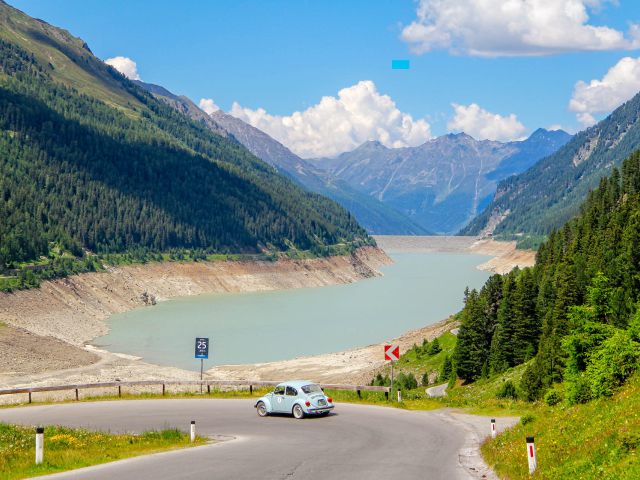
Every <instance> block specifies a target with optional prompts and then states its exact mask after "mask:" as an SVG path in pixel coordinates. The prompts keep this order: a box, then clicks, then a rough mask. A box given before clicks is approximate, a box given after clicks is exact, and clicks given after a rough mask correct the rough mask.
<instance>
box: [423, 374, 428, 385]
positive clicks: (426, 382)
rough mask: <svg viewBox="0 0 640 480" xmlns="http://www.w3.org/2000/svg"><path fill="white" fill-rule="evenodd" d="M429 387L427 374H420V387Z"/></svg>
mask: <svg viewBox="0 0 640 480" xmlns="http://www.w3.org/2000/svg"><path fill="white" fill-rule="evenodd" d="M427 385H429V372H424V373H423V374H422V386H423V387H426V386H427Z"/></svg>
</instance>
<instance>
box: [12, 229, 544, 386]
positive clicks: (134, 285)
mask: <svg viewBox="0 0 640 480" xmlns="http://www.w3.org/2000/svg"><path fill="white" fill-rule="evenodd" d="M420 238H421V239H422V243H421V242H420V241H416V237H413V238H409V239H407V237H376V239H377V241H378V243H379V244H380V245H381V246H382V247H384V246H386V248H389V249H390V250H396V249H398V248H400V249H401V250H402V249H403V248H404V249H409V251H423V250H420V249H434V248H435V249H436V250H430V251H439V250H438V249H442V248H443V246H442V245H443V244H445V245H447V246H448V248H449V249H451V248H452V240H451V238H452V237H448V238H444V239H443V237H436V239H434V238H433V237H420ZM453 238H456V239H457V240H456V241H457V242H458V245H457V246H455V248H456V249H457V250H456V252H455V253H471V254H484V255H491V256H493V258H492V259H491V260H489V261H488V262H486V263H485V264H482V265H480V266H478V268H481V269H484V270H489V271H499V269H503V270H504V269H506V268H508V269H510V268H511V266H512V265H513V263H514V260H515V261H516V262H517V261H519V262H520V263H519V265H520V266H525V265H527V264H532V262H533V258H534V256H533V255H532V254H529V255H528V256H527V257H526V258H524V257H522V256H521V255H514V252H516V250H515V243H514V242H495V241H493V240H479V239H477V238H473V239H472V238H466V239H465V238H463V239H462V240H460V238H461V237H453ZM408 240H411V242H413V243H412V244H411V245H407V244H406V243H407V241H408ZM389 242H396V244H395V245H390V244H389ZM398 242H399V243H400V244H404V247H403V246H402V245H400V246H398V245H397V243H398ZM454 243H455V242H454ZM411 249H413V250H411ZM416 249H417V250H416ZM403 251H404V250H403ZM523 258H524V259H523ZM390 262H391V260H390V259H389V257H388V256H387V255H386V254H385V253H384V251H383V250H382V249H376V248H365V249H360V250H359V251H358V252H356V254H355V255H351V256H347V257H331V258H329V259H313V260H297V261H293V260H285V261H281V262H216V263H214V264H208V263H206V262H198V264H185V263H178V262H171V263H168V264H167V263H164V264H148V265H143V266H128V267H118V268H114V269H110V271H109V272H108V273H100V274H83V275H78V276H75V277H69V278H67V279H59V280H55V281H52V282H45V284H43V287H41V288H40V289H36V290H26V291H21V292H16V293H13V294H3V296H0V322H2V323H4V325H5V326H4V327H3V328H1V329H0V365H2V368H0V386H3V387H9V386H22V385H38V386H44V385H52V384H60V383H83V382H84V383H86V382H100V381H113V380H115V379H118V378H119V379H122V380H155V379H162V378H165V379H169V380H171V379H174V380H179V379H189V380H193V379H197V378H199V375H198V374H197V372H193V371H187V370H182V369H180V368H175V367H167V366H159V365H155V364H151V363H147V362H144V361H141V360H140V359H139V358H136V357H132V356H130V355H122V354H118V353H114V352H108V351H105V350H100V349H97V348H95V347H92V346H90V345H87V344H88V343H89V342H90V341H92V340H93V339H94V338H97V337H98V336H100V335H102V334H103V333H104V332H105V331H106V328H107V326H106V320H107V319H108V318H109V317H110V316H111V315H112V314H114V313H119V312H122V311H127V310H131V309H133V308H139V307H142V306H144V305H145V304H146V303H148V301H149V298H155V299H156V300H157V301H162V300H166V299H169V298H175V297H179V296H188V295H198V294H201V293H208V292H220V291H222V292H233V291H236V292H249V291H266V290H275V289H286V288H300V287H315V286H325V285H335V284H341V283H342V284H346V283H352V282H356V281H358V280H361V279H364V278H370V277H372V276H378V275H380V273H379V271H378V268H379V267H381V266H383V265H386V264H389V263H390ZM527 262H528V263H527ZM256 264H259V265H256ZM274 264H275V265H274ZM192 268H195V269H196V272H191V273H188V271H189V269H192ZM213 272H217V275H218V276H217V277H216V276H215V275H214V277H215V278H216V281H214V282H212V280H211V276H212V273H213ZM221 272H224V275H222V273H221ZM220 275H222V277H223V279H224V281H223V280H221V277H220ZM144 294H146V295H144ZM8 297H9V299H10V300H11V301H8ZM16 297H20V298H19V300H20V301H16ZM60 304H62V308H60ZM16 311H20V313H21V315H20V316H16V315H15V312H16ZM34 313H35V314H34ZM63 320H64V321H63ZM454 327H455V323H452V322H451V321H450V320H445V321H441V322H438V323H436V324H432V325H429V326H426V327H423V328H420V329H417V330H413V331H411V332H408V333H405V334H403V335H401V336H400V337H399V338H397V339H396V341H398V343H400V345H401V347H402V349H403V350H404V349H406V348H410V346H411V345H413V343H420V342H421V341H422V339H423V338H427V339H429V340H430V339H432V338H435V337H436V336H439V335H441V334H442V333H444V332H445V331H448V330H450V329H452V328H454ZM3 338H4V339H5V341H4V342H3ZM16 338H24V339H25V341H24V342H17V344H15V342H12V341H11V340H15V339H16ZM34 340H35V342H34ZM32 345H35V347H32ZM380 345H381V344H374V345H369V346H366V347H358V348H352V349H348V350H345V351H341V352H335V353H327V354H322V355H316V356H313V357H302V358H296V359H292V360H285V361H281V362H269V363H262V364H246V365H227V366H217V367H214V368H212V369H210V370H209V371H208V372H207V373H208V376H209V378H212V379H214V378H216V379H232V378H233V379H245V378H253V379H260V378H263V379H279V378H282V375H285V374H286V376H289V374H291V375H293V373H299V375H294V376H300V375H302V376H307V377H309V378H312V379H313V380H317V381H334V382H335V381H342V382H347V381H350V382H353V381H357V382H361V381H362V382H364V381H365V380H367V378H368V375H370V373H371V372H373V371H375V370H376V369H377V368H379V367H380V364H381V360H380V357H381V355H380V352H379V350H380V348H381V347H380ZM42 346H44V347H46V348H41V347H42ZM16 349H17V350H19V352H16ZM30 349H31V350H30ZM16 353H20V355H16ZM30 356H31V358H32V361H31V362H30V368H24V366H23V368H20V362H22V363H24V362H25V361H27V359H28V358H29V357H30ZM35 359H37V360H35ZM12 367H13V369H12ZM16 367H18V368H16ZM276 373H278V374H279V375H280V376H279V377H278V378H275V375H276ZM304 373H307V374H306V375H303V374H304ZM316 377H317V378H316ZM367 381H368V380H367Z"/></svg>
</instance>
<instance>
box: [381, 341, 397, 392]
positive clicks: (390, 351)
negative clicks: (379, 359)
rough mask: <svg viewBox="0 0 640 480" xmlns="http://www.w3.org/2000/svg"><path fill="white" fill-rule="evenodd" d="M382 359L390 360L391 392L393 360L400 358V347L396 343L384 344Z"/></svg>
mask: <svg viewBox="0 0 640 480" xmlns="http://www.w3.org/2000/svg"><path fill="white" fill-rule="evenodd" d="M384 359H385V360H388V361H390V362H391V391H392V392H393V362H395V361H397V360H399V359H400V347H399V346H398V345H385V346H384ZM398 398H400V397H398ZM398 401H400V400H398Z"/></svg>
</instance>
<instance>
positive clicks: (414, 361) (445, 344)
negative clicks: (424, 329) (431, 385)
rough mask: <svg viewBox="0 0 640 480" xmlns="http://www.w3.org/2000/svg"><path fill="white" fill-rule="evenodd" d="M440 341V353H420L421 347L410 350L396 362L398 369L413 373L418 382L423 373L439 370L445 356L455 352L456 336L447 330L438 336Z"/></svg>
mask: <svg viewBox="0 0 640 480" xmlns="http://www.w3.org/2000/svg"><path fill="white" fill-rule="evenodd" d="M438 342H439V343H440V347H441V348H442V351H441V352H440V353H437V354H435V355H427V354H424V353H420V351H419V349H418V350H414V349H412V350H409V351H408V352H407V353H405V354H404V355H402V356H401V357H400V360H398V361H397V362H396V365H395V367H396V369H397V370H398V371H402V372H405V373H413V374H414V375H415V376H416V378H417V379H418V383H420V380H421V378H422V374H423V373H425V372H439V371H440V368H441V367H442V362H444V358H445V357H446V356H447V355H451V354H452V353H453V349H454V348H455V346H456V336H455V335H453V334H452V333H451V332H446V333H444V334H442V335H440V336H439V337H438ZM418 347H420V345H418Z"/></svg>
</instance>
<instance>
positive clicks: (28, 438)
mask: <svg viewBox="0 0 640 480" xmlns="http://www.w3.org/2000/svg"><path fill="white" fill-rule="evenodd" d="M34 437H35V429H34V428H29V427H22V426H15V425H7V424H2V423H0V479H2V480H10V479H18V478H26V477H35V476H40V475H46V474H51V473H55V472H62V471H67V470H73V469H76V468H82V467H88V466H91V465H97V464H100V463H106V462H112V461H114V460H121V459H123V458H129V457H135V456H138V455H148V454H151V453H156V452H161V451H165V450H171V449H175V448H184V447H188V446H192V445H203V444H204V443H205V442H206V440H205V439H204V438H201V437H196V441H195V442H194V443H190V439H189V434H186V433H183V432H181V431H179V430H176V429H170V430H161V431H152V432H145V433H142V434H140V435H130V434H120V435H114V434H107V433H101V432H91V431H88V430H82V429H72V428H66V427H58V426H55V427H54V426H50V427H45V430H44V462H43V463H42V464H41V465H35V463H34V455H35V454H34V452H35V450H34V449H35V446H34Z"/></svg>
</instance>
